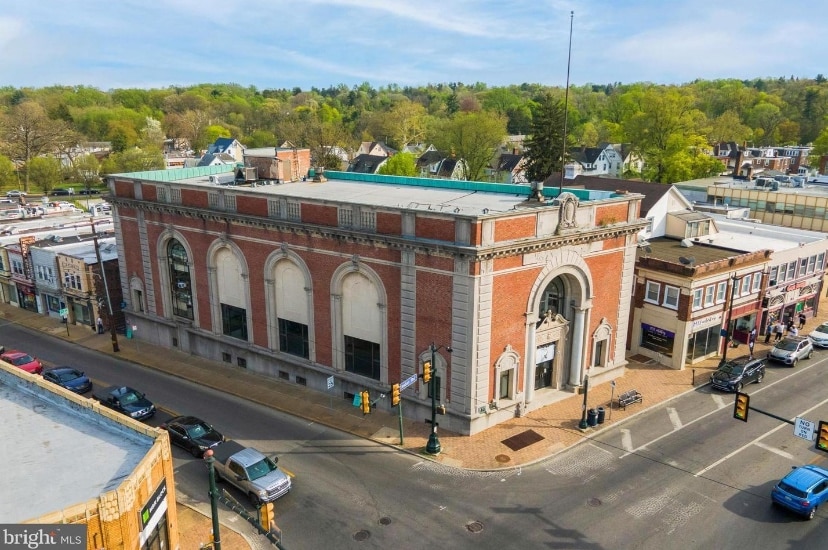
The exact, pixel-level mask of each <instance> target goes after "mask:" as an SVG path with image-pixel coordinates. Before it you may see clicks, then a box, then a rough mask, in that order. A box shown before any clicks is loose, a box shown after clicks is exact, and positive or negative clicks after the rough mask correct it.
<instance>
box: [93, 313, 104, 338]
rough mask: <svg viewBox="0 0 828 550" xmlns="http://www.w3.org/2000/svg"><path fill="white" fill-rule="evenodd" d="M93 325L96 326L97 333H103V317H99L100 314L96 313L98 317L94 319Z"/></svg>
mask: <svg viewBox="0 0 828 550" xmlns="http://www.w3.org/2000/svg"><path fill="white" fill-rule="evenodd" d="M95 326H96V327H98V334H103V333H104V328H103V319H101V316H100V315H98V319H97V320H96V321H95Z"/></svg>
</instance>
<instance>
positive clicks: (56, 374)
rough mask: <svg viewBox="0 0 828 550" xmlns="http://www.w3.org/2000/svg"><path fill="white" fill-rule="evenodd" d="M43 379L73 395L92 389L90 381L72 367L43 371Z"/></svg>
mask: <svg viewBox="0 0 828 550" xmlns="http://www.w3.org/2000/svg"><path fill="white" fill-rule="evenodd" d="M43 379H44V380H48V381H49V382H52V383H54V384H57V385H58V386H61V387H64V388H66V389H67V390H70V391H73V392H75V393H86V392H88V391H89V390H91V389H92V381H91V380H89V377H87V376H86V375H85V374H84V373H83V372H82V371H79V370H78V369H75V368H72V367H55V368H53V369H47V370H45V371H43Z"/></svg>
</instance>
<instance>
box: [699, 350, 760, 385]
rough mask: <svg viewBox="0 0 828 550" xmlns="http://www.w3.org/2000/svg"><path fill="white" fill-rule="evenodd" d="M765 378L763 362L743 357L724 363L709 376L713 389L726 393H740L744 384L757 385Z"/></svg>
mask: <svg viewBox="0 0 828 550" xmlns="http://www.w3.org/2000/svg"><path fill="white" fill-rule="evenodd" d="M764 377H765V361H764V360H762V359H751V358H750V357H749V356H747V355H745V356H743V357H737V358H736V359H731V360H730V361H727V362H725V364H724V365H722V366H720V367H719V368H718V369H717V370H716V372H714V373H713V374H711V375H710V383H711V384H712V385H713V387H714V388H718V389H720V390H726V391H742V388H743V387H744V385H745V384H750V383H751V382H756V383H759V382H761V381H762V379H763V378H764Z"/></svg>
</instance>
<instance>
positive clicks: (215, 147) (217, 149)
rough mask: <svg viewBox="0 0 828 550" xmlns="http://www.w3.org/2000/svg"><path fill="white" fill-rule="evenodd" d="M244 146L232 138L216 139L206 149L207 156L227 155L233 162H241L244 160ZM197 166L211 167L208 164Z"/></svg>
mask: <svg viewBox="0 0 828 550" xmlns="http://www.w3.org/2000/svg"><path fill="white" fill-rule="evenodd" d="M244 149H245V147H244V145H242V144H241V143H240V142H239V140H237V139H234V138H218V139H216V141H215V142H213V143H212V144H211V145H210V146H209V147H207V154H208V155H218V154H227V155H230V156H231V157H233V159H235V162H242V160H243V158H244ZM199 166H211V165H209V164H204V165H202V164H199Z"/></svg>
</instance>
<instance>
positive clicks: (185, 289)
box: [167, 239, 193, 319]
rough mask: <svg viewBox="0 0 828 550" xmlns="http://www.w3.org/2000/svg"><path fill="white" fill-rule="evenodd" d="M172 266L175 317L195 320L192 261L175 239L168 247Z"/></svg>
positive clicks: (171, 288) (171, 282) (171, 292)
mask: <svg viewBox="0 0 828 550" xmlns="http://www.w3.org/2000/svg"><path fill="white" fill-rule="evenodd" d="M167 263H168V264H169V266H170V295H171V296H172V309H173V315H177V316H179V317H186V318H187V319H192V318H193V291H192V286H191V282H190V261H189V258H187V251H186V250H185V249H184V246H183V245H182V244H181V243H180V242H178V241H177V240H175V239H172V240H170V242H169V244H168V245H167Z"/></svg>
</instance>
